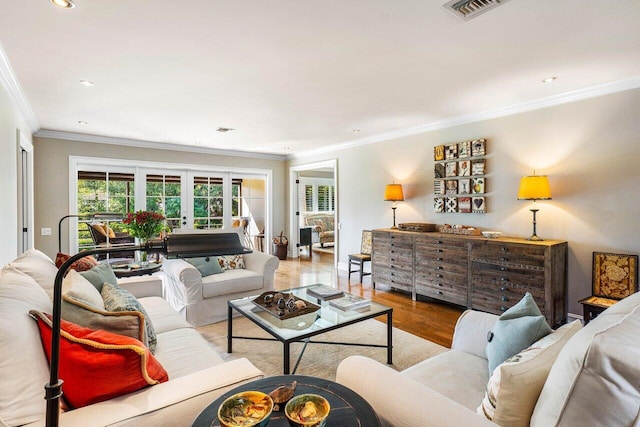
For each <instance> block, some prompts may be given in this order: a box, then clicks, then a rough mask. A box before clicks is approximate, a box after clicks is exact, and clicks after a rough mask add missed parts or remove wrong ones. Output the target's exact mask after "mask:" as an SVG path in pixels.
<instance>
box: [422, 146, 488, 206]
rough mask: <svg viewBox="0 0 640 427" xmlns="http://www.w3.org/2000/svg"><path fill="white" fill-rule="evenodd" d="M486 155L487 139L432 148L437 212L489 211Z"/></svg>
mask: <svg viewBox="0 0 640 427" xmlns="http://www.w3.org/2000/svg"><path fill="white" fill-rule="evenodd" d="M486 158H487V141H486V139H484V138H482V139H476V140H470V141H462V142H458V143H455V144H442V145H438V146H435V147H434V148H433V160H434V177H435V180H434V184H433V192H434V196H435V197H434V200H433V209H434V211H435V212H437V213H443V212H447V213H485V212H486V199H485V195H486V192H487V177H486V175H487V168H486ZM443 178H446V179H443ZM443 195H444V196H447V197H442V196H443Z"/></svg>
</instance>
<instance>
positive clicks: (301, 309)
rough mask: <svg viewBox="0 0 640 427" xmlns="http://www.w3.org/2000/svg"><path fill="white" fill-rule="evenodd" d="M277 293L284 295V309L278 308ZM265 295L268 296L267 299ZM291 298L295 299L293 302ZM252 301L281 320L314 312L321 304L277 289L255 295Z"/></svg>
mask: <svg viewBox="0 0 640 427" xmlns="http://www.w3.org/2000/svg"><path fill="white" fill-rule="evenodd" d="M276 294H281V295H282V298H283V299H284V302H285V307H284V309H280V308H278V300H277V299H276V298H275V296H276ZM265 297H267V298H266V300H265ZM279 298H280V297H278V299H279ZM269 300H271V302H269ZM291 300H293V302H292V301H291ZM252 302H253V303H254V304H255V305H257V306H258V307H260V308H261V309H263V310H264V311H266V312H268V313H271V314H272V315H273V316H275V317H276V318H277V319H281V320H283V319H290V318H292V317H297V316H302V315H303V314H309V313H313V312H316V311H318V310H319V309H320V306H318V305H315V304H313V303H311V302H309V301H306V300H303V299H302V298H298V297H297V296H295V295H293V294H288V293H284V292H276V291H267V292H263V293H262V294H260V295H258V296H257V297H255V298H254V299H253V300H252Z"/></svg>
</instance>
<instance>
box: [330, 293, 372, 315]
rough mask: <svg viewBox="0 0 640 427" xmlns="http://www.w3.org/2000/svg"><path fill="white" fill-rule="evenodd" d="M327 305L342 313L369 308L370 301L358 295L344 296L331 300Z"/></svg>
mask: <svg viewBox="0 0 640 427" xmlns="http://www.w3.org/2000/svg"><path fill="white" fill-rule="evenodd" d="M329 305H331V306H332V307H335V308H337V309H339V310H342V311H349V310H361V309H363V308H368V307H370V306H371V300H368V299H366V298H363V297H360V296H358V295H352V294H344V295H343V296H341V297H340V298H336V299H332V300H331V301H329Z"/></svg>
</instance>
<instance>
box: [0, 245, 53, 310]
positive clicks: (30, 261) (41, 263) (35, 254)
mask: <svg viewBox="0 0 640 427" xmlns="http://www.w3.org/2000/svg"><path fill="white" fill-rule="evenodd" d="M9 265H11V266H12V267H15V268H17V269H18V270H20V271H21V272H23V273H24V274H26V275H28V276H31V278H32V279H34V280H35V281H36V282H37V283H38V284H39V285H40V287H42V289H44V290H45V291H46V292H47V294H48V295H49V298H50V299H51V298H52V295H53V283H54V282H55V278H56V274H58V268H57V267H56V265H55V263H54V262H53V261H52V260H51V258H49V257H48V256H47V255H45V254H44V253H43V252H40V251H39V250H37V249H29V250H28V251H26V252H25V253H23V254H22V255H20V256H19V257H18V258H16V259H15V260H13V261H11V263H10V264H9Z"/></svg>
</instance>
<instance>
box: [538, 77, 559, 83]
mask: <svg viewBox="0 0 640 427" xmlns="http://www.w3.org/2000/svg"><path fill="white" fill-rule="evenodd" d="M555 79H557V77H556V76H551V77H547V78H546V79H542V83H551V82H552V81H554V80H555Z"/></svg>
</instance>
